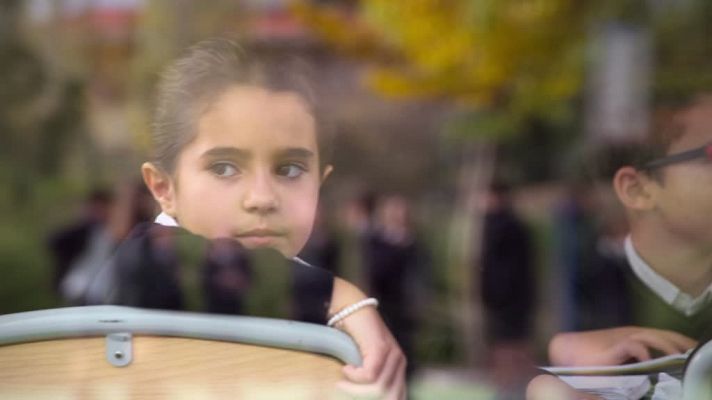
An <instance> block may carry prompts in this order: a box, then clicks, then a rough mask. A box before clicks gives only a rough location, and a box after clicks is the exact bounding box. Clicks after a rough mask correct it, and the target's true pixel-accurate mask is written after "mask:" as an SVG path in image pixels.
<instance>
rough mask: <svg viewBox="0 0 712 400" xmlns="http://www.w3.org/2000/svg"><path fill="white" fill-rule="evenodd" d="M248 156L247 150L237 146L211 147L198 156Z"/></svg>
mask: <svg viewBox="0 0 712 400" xmlns="http://www.w3.org/2000/svg"><path fill="white" fill-rule="evenodd" d="M221 157H228V158H249V152H248V151H246V150H243V149H238V148H237V147H213V148H212V149H210V150H208V151H206V152H204V153H203V154H202V155H201V156H200V158H221Z"/></svg>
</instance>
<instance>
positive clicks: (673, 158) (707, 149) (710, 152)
mask: <svg viewBox="0 0 712 400" xmlns="http://www.w3.org/2000/svg"><path fill="white" fill-rule="evenodd" d="M697 158H706V159H707V160H710V161H712V143H710V144H707V145H704V146H702V147H698V148H696V149H692V150H688V151H683V152H682V153H677V154H671V155H669V156H665V157H660V158H656V159H654V160H652V161H648V162H647V163H645V164H643V165H642V166H641V169H644V170H647V169H656V168H661V167H666V166H668V165H671V164H677V163H681V162H685V161H690V160H694V159H697Z"/></svg>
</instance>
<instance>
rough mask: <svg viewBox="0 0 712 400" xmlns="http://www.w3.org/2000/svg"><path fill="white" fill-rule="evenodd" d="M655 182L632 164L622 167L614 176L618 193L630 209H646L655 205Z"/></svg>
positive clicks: (614, 184) (614, 183)
mask: <svg viewBox="0 0 712 400" xmlns="http://www.w3.org/2000/svg"><path fill="white" fill-rule="evenodd" d="M653 184H654V182H653V180H652V179H650V177H649V176H648V175H646V174H645V173H644V172H641V171H638V170H637V169H635V168H633V167H630V166H627V167H622V168H620V169H619V170H618V171H616V175H615V176H614V177H613V188H614V189H615V191H616V195H617V196H618V199H619V200H620V201H621V203H623V205H624V206H625V208H627V209H629V210H636V211H645V210H650V209H652V208H653V207H654V206H655V196H654V193H653V191H651V189H652V188H651V185H653Z"/></svg>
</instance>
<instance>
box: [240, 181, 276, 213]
mask: <svg viewBox="0 0 712 400" xmlns="http://www.w3.org/2000/svg"><path fill="white" fill-rule="evenodd" d="M278 206H279V203H278V199H277V193H276V192H275V188H274V182H273V180H272V176H271V174H270V173H269V172H257V173H255V174H254V175H253V177H252V179H250V181H249V183H248V187H247V188H246V190H245V196H244V198H243V207H244V208H245V210H247V211H248V212H254V213H260V214H265V213H270V212H273V211H275V210H276V209H277V207H278Z"/></svg>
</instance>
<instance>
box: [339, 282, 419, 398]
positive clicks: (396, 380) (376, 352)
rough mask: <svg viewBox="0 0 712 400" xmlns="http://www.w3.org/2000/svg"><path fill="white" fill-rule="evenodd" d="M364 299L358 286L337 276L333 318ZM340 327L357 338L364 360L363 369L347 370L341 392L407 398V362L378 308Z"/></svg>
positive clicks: (363, 311)
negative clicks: (345, 308)
mask: <svg viewBox="0 0 712 400" xmlns="http://www.w3.org/2000/svg"><path fill="white" fill-rule="evenodd" d="M364 298H366V296H365V295H364V293H363V292H361V290H359V289H358V288H357V287H356V286H354V285H352V284H351V283H349V282H347V281H345V280H343V279H340V278H336V277H334V289H333V291H332V295H331V306H330V307H329V316H331V315H334V314H336V313H337V312H339V311H340V310H342V309H343V308H344V307H348V306H349V305H351V304H354V303H356V302H358V301H360V300H363V299H364ZM339 328H341V329H342V330H344V331H345V332H346V333H348V334H349V335H351V337H353V339H354V340H355V341H356V344H357V345H358V347H359V349H360V350H361V356H362V357H363V365H362V366H361V367H354V366H352V365H346V366H345V367H344V368H343V372H344V375H346V378H347V379H348V380H347V381H342V382H341V384H340V385H339V386H340V387H341V389H343V390H344V391H346V392H348V393H350V394H354V395H360V396H369V397H376V398H379V399H380V398H382V399H388V400H400V399H405V397H406V383H405V367H406V359H405V356H404V355H403V351H402V350H401V349H400V346H398V343H397V342H396V340H395V339H394V338H393V335H391V332H390V331H389V330H388V328H387V327H386V325H385V324H384V323H383V320H382V319H381V316H380V315H379V314H378V311H376V308H375V307H364V308H362V309H360V310H358V311H357V312H355V313H353V314H351V315H349V316H348V317H346V318H345V319H344V320H342V322H341V323H340V325H339Z"/></svg>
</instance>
